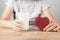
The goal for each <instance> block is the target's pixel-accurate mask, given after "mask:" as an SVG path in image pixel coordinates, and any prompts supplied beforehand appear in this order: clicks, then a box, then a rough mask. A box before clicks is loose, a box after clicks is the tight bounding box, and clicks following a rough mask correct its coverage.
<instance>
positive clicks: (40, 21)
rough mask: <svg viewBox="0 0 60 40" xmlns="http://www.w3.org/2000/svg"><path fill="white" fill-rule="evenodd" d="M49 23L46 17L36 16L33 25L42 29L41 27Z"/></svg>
mask: <svg viewBox="0 0 60 40" xmlns="http://www.w3.org/2000/svg"><path fill="white" fill-rule="evenodd" d="M48 24H49V19H48V18H47V17H40V16H38V17H36V19H35V25H36V26H37V27H38V28H39V29H40V30H41V31H43V29H44V28H45V27H46V26H47V25H48Z"/></svg>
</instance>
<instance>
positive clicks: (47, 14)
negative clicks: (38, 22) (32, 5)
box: [44, 8, 55, 21]
mask: <svg viewBox="0 0 60 40" xmlns="http://www.w3.org/2000/svg"><path fill="white" fill-rule="evenodd" d="M44 16H46V17H48V18H49V20H50V21H53V20H55V19H54V17H53V16H52V14H51V12H50V10H49V8H48V9H46V10H45V11H44Z"/></svg>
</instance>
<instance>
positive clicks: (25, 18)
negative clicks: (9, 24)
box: [17, 12, 29, 31]
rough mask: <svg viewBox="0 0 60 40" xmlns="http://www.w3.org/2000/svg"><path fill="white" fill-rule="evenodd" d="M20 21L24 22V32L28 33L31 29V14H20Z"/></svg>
mask: <svg viewBox="0 0 60 40" xmlns="http://www.w3.org/2000/svg"><path fill="white" fill-rule="evenodd" d="M17 16H18V19H19V20H20V21H22V22H23V29H22V31H27V30H28V29H29V13H28V12H20V13H18V15H17Z"/></svg>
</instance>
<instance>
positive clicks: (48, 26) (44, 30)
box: [43, 23, 53, 31]
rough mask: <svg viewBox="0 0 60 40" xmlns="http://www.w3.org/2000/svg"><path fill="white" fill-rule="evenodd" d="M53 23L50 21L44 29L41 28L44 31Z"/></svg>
mask: <svg viewBox="0 0 60 40" xmlns="http://www.w3.org/2000/svg"><path fill="white" fill-rule="evenodd" d="M52 25H53V23H50V24H48V25H47V26H46V27H45V28H44V29H43V31H46V30H47V29H48V28H49V27H51V26H52Z"/></svg>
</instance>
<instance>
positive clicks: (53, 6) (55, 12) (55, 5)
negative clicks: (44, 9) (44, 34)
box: [0, 0, 60, 22]
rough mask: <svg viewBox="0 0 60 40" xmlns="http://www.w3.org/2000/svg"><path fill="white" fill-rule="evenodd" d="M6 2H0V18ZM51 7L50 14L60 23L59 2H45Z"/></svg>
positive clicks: (52, 0) (55, 0) (53, 0)
mask: <svg viewBox="0 0 60 40" xmlns="http://www.w3.org/2000/svg"><path fill="white" fill-rule="evenodd" d="M5 1H6V0H0V17H1V15H2V14H3V12H4V9H5V7H6V6H5V5H4V2H5ZM47 1H48V2H49V4H50V6H51V12H52V15H53V16H54V18H56V19H57V20H58V21H59V22H60V0H47Z"/></svg>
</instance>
